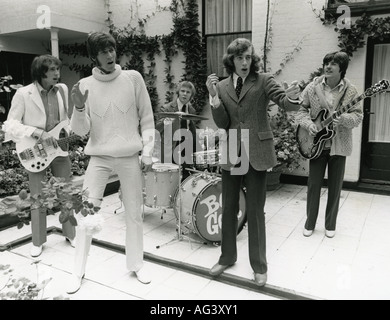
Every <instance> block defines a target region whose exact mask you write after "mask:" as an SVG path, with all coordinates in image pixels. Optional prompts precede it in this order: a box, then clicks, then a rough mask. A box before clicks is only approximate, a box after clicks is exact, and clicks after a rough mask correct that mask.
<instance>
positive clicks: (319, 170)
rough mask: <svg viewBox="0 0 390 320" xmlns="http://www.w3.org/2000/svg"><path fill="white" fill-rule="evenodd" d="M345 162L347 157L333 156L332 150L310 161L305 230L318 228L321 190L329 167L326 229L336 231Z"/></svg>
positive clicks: (325, 151)
mask: <svg viewBox="0 0 390 320" xmlns="http://www.w3.org/2000/svg"><path fill="white" fill-rule="evenodd" d="M345 161H346V157H344V156H331V155H330V150H324V151H323V152H322V153H321V155H320V156H319V157H318V158H317V159H313V160H310V162H309V179H308V185H307V187H308V188H307V203H306V214H307V220H306V223H305V229H307V230H314V228H315V226H316V221H317V217H318V209H319V206H320V197H321V188H322V185H323V181H324V175H325V170H326V167H327V166H328V199H327V204H326V211H325V229H326V230H329V231H334V230H336V220H337V214H338V211H339V203H340V194H341V189H342V187H343V180H344V172H345Z"/></svg>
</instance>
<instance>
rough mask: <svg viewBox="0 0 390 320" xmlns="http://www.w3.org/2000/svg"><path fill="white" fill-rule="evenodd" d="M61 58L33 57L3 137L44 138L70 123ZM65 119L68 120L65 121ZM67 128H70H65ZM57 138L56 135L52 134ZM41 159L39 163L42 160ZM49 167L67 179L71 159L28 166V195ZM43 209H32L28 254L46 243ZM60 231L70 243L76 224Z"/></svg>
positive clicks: (36, 190) (37, 188)
mask: <svg viewBox="0 0 390 320" xmlns="http://www.w3.org/2000/svg"><path fill="white" fill-rule="evenodd" d="M60 69H61V61H60V60H59V59H58V58H56V57H54V56H51V55H42V56H39V57H36V58H35V59H34V60H33V62H32V64H31V76H32V79H33V83H31V84H29V85H27V86H25V87H22V88H20V89H18V90H17V91H16V93H15V95H14V97H13V98H12V102H11V108H10V111H9V113H8V117H7V121H6V122H5V126H4V128H6V129H5V131H6V140H9V139H10V140H13V141H14V142H16V143H22V142H21V139H22V138H24V137H33V138H35V139H36V140H37V142H38V141H44V140H46V139H49V138H50V137H52V135H51V134H50V133H49V132H50V131H52V132H53V131H57V130H56V128H58V125H60V126H61V124H62V123H65V124H66V125H67V126H68V125H69V117H68V101H67V99H68V88H67V86H66V85H65V84H63V83H58V81H59V80H60ZM66 122H68V123H66ZM67 129H69V128H67ZM55 138H59V137H55ZM44 160H45V159H44V158H42V163H44ZM49 167H50V169H51V173H52V174H53V175H54V176H55V177H61V178H65V179H66V180H67V181H69V179H70V177H71V175H72V173H71V162H70V159H69V156H59V157H56V158H55V159H54V160H52V162H51V163H50V165H49V166H47V167H46V168H45V167H44V166H42V170H41V171H39V172H38V171H37V169H38V168H36V167H35V168H34V170H32V168H30V171H29V170H28V168H27V171H28V176H29V188H30V194H31V195H34V194H39V193H41V191H42V181H44V180H45V177H46V169H48V168H49ZM46 226H47V223H46V211H45V210H43V209H42V210H38V209H33V210H31V229H32V243H33V246H32V248H31V251H30V254H31V256H32V257H38V256H39V255H40V254H41V253H42V249H43V244H44V243H45V242H46ZM62 232H63V234H64V236H65V238H66V239H67V240H68V241H69V242H70V244H71V245H72V246H74V244H73V240H74V238H75V227H74V226H72V225H71V224H70V222H69V221H67V222H65V223H64V224H62Z"/></svg>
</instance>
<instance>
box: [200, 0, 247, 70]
mask: <svg viewBox="0 0 390 320" xmlns="http://www.w3.org/2000/svg"><path fill="white" fill-rule="evenodd" d="M203 9H204V15H203V17H204V21H203V22H204V23H203V25H204V28H203V30H204V35H205V39H206V44H207V71H208V73H209V74H210V73H216V74H217V75H218V76H219V77H227V73H226V72H225V70H224V67H223V63H222V57H223V55H224V53H225V52H226V48H227V46H228V45H229V43H230V42H232V41H233V40H234V39H236V38H247V39H249V40H252V0H203Z"/></svg>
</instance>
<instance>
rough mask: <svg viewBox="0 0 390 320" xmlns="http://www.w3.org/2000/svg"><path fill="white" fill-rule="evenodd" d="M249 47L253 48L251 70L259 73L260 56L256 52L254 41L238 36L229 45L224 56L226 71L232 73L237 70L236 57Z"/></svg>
mask: <svg viewBox="0 0 390 320" xmlns="http://www.w3.org/2000/svg"><path fill="white" fill-rule="evenodd" d="M249 48H252V64H251V66H250V72H251V73H252V72H253V73H257V72H258V71H259V70H260V57H259V56H258V55H257V54H256V53H255V49H254V48H253V45H252V43H251V42H250V41H249V40H248V39H245V38H237V39H235V40H233V41H232V42H231V43H230V44H229V45H228V47H227V50H226V53H225V55H224V56H223V58H222V62H223V65H224V66H225V69H226V72H227V73H228V74H229V75H231V74H232V73H233V72H234V71H235V67H234V62H233V60H234V57H237V56H239V55H242V54H243V53H244V52H245V51H247V50H248V49H249Z"/></svg>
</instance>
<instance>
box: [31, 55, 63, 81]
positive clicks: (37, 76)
mask: <svg viewBox="0 0 390 320" xmlns="http://www.w3.org/2000/svg"><path fill="white" fill-rule="evenodd" d="M52 64H55V65H56V66H58V67H59V68H61V66H62V62H61V60H60V59H58V58H56V57H54V56H52V55H50V54H45V55H42V56H38V57H35V58H34V60H33V62H32V63H31V78H32V80H33V81H38V82H39V83H41V82H42V79H44V78H46V72H47V71H48V70H49V67H50V66H51V65H52Z"/></svg>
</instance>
